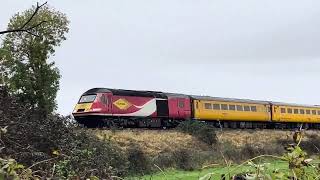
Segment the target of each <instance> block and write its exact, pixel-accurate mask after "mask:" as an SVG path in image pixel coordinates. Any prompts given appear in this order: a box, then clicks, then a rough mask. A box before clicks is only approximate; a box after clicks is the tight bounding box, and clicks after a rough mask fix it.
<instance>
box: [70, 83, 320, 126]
mask: <svg viewBox="0 0 320 180" xmlns="http://www.w3.org/2000/svg"><path fill="white" fill-rule="evenodd" d="M72 115H73V116H74V118H75V120H76V121H77V122H78V123H80V124H83V125H84V126H86V127H104V126H107V127H110V126H120V127H154V128H157V127H162V128H167V127H175V126H177V125H178V124H179V123H180V122H182V121H186V120H193V121H202V122H206V123H208V124H211V125H213V126H216V127H220V128H246V129H253V128H298V127H301V126H304V127H305V128H312V129H319V128H320V106H316V105H301V104H289V103H279V102H272V101H257V100H248V99H234V98H221V97H210V96H195V95H186V94H177V93H166V92H159V91H138V90H124V89H111V88H93V89H90V90H88V91H86V92H85V93H83V94H82V96H81V97H80V99H79V101H78V103H77V104H76V106H75V108H74V110H73V113H72Z"/></svg>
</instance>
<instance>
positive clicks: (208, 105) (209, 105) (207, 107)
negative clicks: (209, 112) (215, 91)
mask: <svg viewBox="0 0 320 180" xmlns="http://www.w3.org/2000/svg"><path fill="white" fill-rule="evenodd" d="M204 108H205V109H212V105H211V103H204Z"/></svg>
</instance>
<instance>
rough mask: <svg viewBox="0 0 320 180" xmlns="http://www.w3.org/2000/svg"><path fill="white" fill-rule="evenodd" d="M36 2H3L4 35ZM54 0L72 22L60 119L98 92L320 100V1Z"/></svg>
mask: <svg viewBox="0 0 320 180" xmlns="http://www.w3.org/2000/svg"><path fill="white" fill-rule="evenodd" d="M36 2H37V1H33V0H23V1H22V0H2V2H1V7H0V29H3V30H4V29H6V26H7V23H8V21H9V19H10V17H11V16H12V15H13V14H14V13H16V12H18V11H23V10H25V9H27V8H29V7H31V6H32V5H35V4H36ZM40 2H41V1H40ZM48 3H49V4H50V5H51V6H53V7H54V8H56V9H57V10H59V11H61V12H64V13H66V14H67V16H68V18H69V20H70V21H71V23H70V32H69V34H68V35H67V37H68V39H67V40H66V41H64V42H63V43H62V46H61V47H59V48H57V50H56V55H55V56H54V57H52V60H55V61H56V63H57V66H58V68H59V69H60V71H61V75H62V78H61V81H60V83H61V86H60V91H59V92H58V98H57V102H58V112H59V113H62V114H69V113H71V112H72V110H73V108H74V105H75V103H76V102H77V101H78V99H79V97H80V95H81V94H82V93H83V92H84V91H86V90H87V89H90V88H93V87H109V88H121V89H138V90H157V91H167V92H175V93H186V94H195V95H210V96H218V97H234V98H249V99H259V100H273V101H282V102H291V103H302V104H320V81H319V78H320V49H319V48H320V1H319V0H303V1H302V0H281V1H279V0H262V1H257V0H220V1H218V0H197V1H196V0H154V1H150V0H135V1H132V0H127V1H124V0H108V1H107V0H100V1H98V0H91V1H87V0H77V1H66V0H48Z"/></svg>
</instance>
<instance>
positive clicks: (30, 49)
mask: <svg viewBox="0 0 320 180" xmlns="http://www.w3.org/2000/svg"><path fill="white" fill-rule="evenodd" d="M35 12H36V13H35ZM43 22H45V23H43ZM68 24H69V21H68V19H67V17H66V15H65V14H63V13H61V12H59V11H56V10H54V9H52V8H50V7H49V6H47V5H43V6H42V7H41V9H40V8H39V6H38V5H37V6H33V7H32V8H31V9H28V10H26V11H24V12H22V13H17V14H16V15H14V16H13V17H12V18H11V19H10V22H9V24H8V29H9V30H10V29H12V30H13V29H21V27H23V28H22V29H27V30H28V31H27V33H25V32H26V31H15V32H11V33H7V34H6V36H5V38H4V40H3V46H2V50H1V49H0V51H2V52H4V51H5V52H6V53H1V52H0V60H1V59H2V61H1V62H2V64H3V65H4V69H5V72H6V75H5V78H4V80H5V83H6V85H7V86H8V88H9V90H11V92H12V93H13V94H15V95H17V97H19V100H20V101H22V102H23V103H27V104H29V105H30V108H33V109H35V110H39V111H41V114H42V115H44V116H46V115H47V114H49V113H51V112H53V111H54V110H55V108H56V102H55V98H56V95H57V91H58V90H59V79H60V73H59V70H58V68H57V67H55V63H54V62H53V61H49V58H50V57H51V56H53V55H54V53H55V47H57V46H60V45H61V42H62V41H63V40H65V39H66V37H65V34H66V33H67V32H68V31H69V28H68ZM8 52H9V53H8Z"/></svg>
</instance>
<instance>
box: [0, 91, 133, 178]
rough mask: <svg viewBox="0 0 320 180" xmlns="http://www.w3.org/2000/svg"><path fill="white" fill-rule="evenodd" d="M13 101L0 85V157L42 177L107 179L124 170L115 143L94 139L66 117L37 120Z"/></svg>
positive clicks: (33, 112)
mask: <svg viewBox="0 0 320 180" xmlns="http://www.w3.org/2000/svg"><path fill="white" fill-rule="evenodd" d="M17 102H18V101H17V100H16V99H15V98H14V97H12V96H10V95H9V94H8V93H7V92H6V91H5V90H4V89H1V88H0V127H1V129H0V148H1V151H0V157H1V158H3V159H15V160H16V161H17V162H19V164H22V165H24V166H25V167H29V169H30V170H32V171H33V175H35V176H38V177H41V178H43V179H45V178H56V179H67V178H69V177H74V176H76V178H79V179H84V178H89V177H95V176H96V177H99V178H105V179H108V178H110V177H111V176H112V175H124V174H125V173H126V171H127V166H128V161H127V158H126V156H125V154H124V153H123V151H122V150H121V149H120V148H119V147H118V146H117V145H115V144H113V143H112V142H102V141H100V140H98V139H97V138H96V137H94V136H92V135H91V134H88V133H87V132H86V131H85V130H83V129H79V128H77V127H76V126H74V125H73V124H72V123H71V121H70V119H68V118H67V117H61V116H58V115H50V116H48V117H47V118H46V119H40V118H39V116H38V114H37V113H38V112H36V111H32V110H30V109H28V108H25V107H24V105H22V104H20V103H17ZM17 170H18V169H17Z"/></svg>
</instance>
